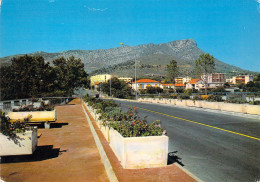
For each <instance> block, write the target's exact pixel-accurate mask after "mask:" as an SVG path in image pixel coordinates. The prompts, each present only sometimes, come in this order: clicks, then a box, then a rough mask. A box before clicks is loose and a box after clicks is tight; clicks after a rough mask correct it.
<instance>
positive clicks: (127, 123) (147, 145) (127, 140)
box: [85, 97, 169, 169]
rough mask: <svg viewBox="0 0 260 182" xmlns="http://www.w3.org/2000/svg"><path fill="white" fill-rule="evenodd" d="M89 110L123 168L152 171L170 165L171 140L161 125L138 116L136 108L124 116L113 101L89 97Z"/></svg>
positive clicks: (158, 122)
mask: <svg viewBox="0 0 260 182" xmlns="http://www.w3.org/2000/svg"><path fill="white" fill-rule="evenodd" d="M85 100H86V101H87V103H88V108H89V110H90V111H91V112H92V113H93V108H95V109H96V111H95V112H94V115H95V116H96V120H98V121H99V120H101V121H102V125H101V126H99V127H100V129H101V131H102V133H103V134H104V136H105V138H106V139H107V141H109V142H110V146H111V148H112V150H113V151H114V153H115V155H116V156H117V158H118V160H119V161H120V162H121V164H122V166H123V168H127V169H136V168H150V167H161V166H166V165H167V157H168V140H169V139H168V137H167V136H165V134H166V131H165V130H163V129H162V128H161V126H160V121H155V122H152V123H149V122H148V121H147V120H146V118H145V119H141V118H139V116H138V113H137V109H136V108H129V110H128V111H127V112H123V111H122V109H121V107H120V106H119V105H118V104H116V103H115V102H114V101H111V100H105V101H104V100H100V99H94V98H90V97H86V98H85Z"/></svg>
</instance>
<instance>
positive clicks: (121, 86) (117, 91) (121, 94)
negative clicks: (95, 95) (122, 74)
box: [101, 77, 132, 98]
mask: <svg viewBox="0 0 260 182" xmlns="http://www.w3.org/2000/svg"><path fill="white" fill-rule="evenodd" d="M101 90H102V92H104V93H106V94H109V93H110V80H108V81H107V82H105V83H102V87H101ZM111 92H112V95H113V96H115V97H118V98H127V97H128V96H130V95H131V93H132V89H131V88H130V87H129V86H128V84H127V83H125V82H124V81H122V80H119V79H118V78H116V77H114V78H111Z"/></svg>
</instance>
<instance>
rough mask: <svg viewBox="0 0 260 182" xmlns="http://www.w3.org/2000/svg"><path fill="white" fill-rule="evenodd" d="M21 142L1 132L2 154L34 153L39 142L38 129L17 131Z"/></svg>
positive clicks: (0, 153)
mask: <svg viewBox="0 0 260 182" xmlns="http://www.w3.org/2000/svg"><path fill="white" fill-rule="evenodd" d="M17 136H18V137H19V138H20V139H18V141H19V143H18V144H15V143H14V141H13V140H9V139H8V137H7V136H5V135H3V134H2V133H0V156H8V155H25V154H32V153H33V152H34V151H35V149H36V147H37V143H38V137H37V129H34V130H33V131H26V132H25V133H17Z"/></svg>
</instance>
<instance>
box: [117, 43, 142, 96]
mask: <svg viewBox="0 0 260 182" xmlns="http://www.w3.org/2000/svg"><path fill="white" fill-rule="evenodd" d="M120 44H121V45H122V46H129V45H126V44H124V43H120ZM134 60H135V99H136V100H137V99H138V97H137V83H136V56H135V54H134Z"/></svg>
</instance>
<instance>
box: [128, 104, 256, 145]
mask: <svg viewBox="0 0 260 182" xmlns="http://www.w3.org/2000/svg"><path fill="white" fill-rule="evenodd" d="M126 106H131V105H126ZM131 107H135V106H131ZM136 108H139V109H142V110H145V111H148V112H153V113H156V114H160V115H164V116H168V117H171V118H175V119H180V120H183V121H187V122H190V123H195V124H198V125H202V126H207V127H210V128H214V129H217V130H221V131H225V132H228V133H233V134H236V135H240V136H244V137H247V138H251V139H254V140H260V138H257V137H252V136H249V135H245V134H242V133H238V132H234V131H230V130H226V129H223V128H219V127H216V126H211V125H207V124H203V123H199V122H196V121H192V120H189V119H184V118H180V117H176V116H172V115H169V114H164V113H161V112H157V111H152V110H149V109H145V108H141V107H136Z"/></svg>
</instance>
